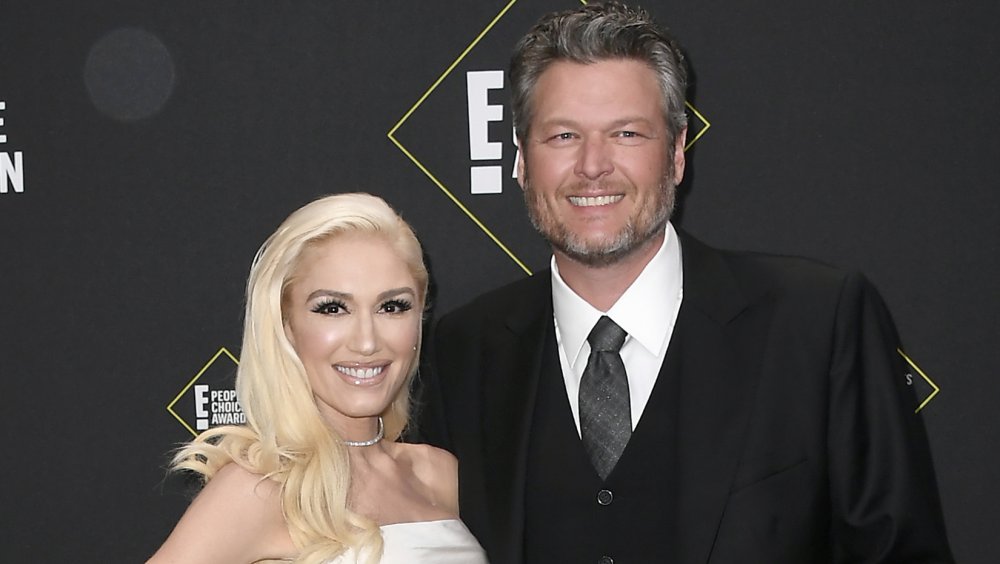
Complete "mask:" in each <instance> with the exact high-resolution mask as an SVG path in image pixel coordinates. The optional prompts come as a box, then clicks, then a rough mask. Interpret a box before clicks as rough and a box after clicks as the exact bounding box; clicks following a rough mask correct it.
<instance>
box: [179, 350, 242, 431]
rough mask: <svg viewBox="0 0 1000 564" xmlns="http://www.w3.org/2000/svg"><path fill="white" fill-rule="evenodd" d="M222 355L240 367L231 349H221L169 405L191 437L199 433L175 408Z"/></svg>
mask: <svg viewBox="0 0 1000 564" xmlns="http://www.w3.org/2000/svg"><path fill="white" fill-rule="evenodd" d="M222 355H226V356H228V357H229V360H231V361H233V364H235V365H236V366H239V365H240V361H239V360H237V359H236V357H235V356H233V353H231V352H229V349H227V348H226V347H219V351H218V352H216V353H215V355H213V356H212V358H211V359H210V360H209V361H208V362H206V363H205V366H202V367H201V370H199V371H198V373H197V374H195V375H194V378H191V381H189V382H188V383H187V385H186V386H184V388H183V389H182V390H181V391H180V393H179V394H177V397H175V398H174V399H173V401H171V402H170V403H168V404H167V411H169V412H170V415H173V416H174V419H176V420H178V421H180V423H181V425H184V428H185V429H187V430H188V432H189V433H191V435H192V436H194V437H197V436H198V431H195V430H194V429H192V428H191V426H190V425H188V422H187V421H185V420H184V419H183V418H182V417H181V416H180V415H178V413H177V412H176V411H174V406H175V405H177V402H178V401H180V399H181V397H183V396H184V394H186V393H187V391H188V390H189V389H191V386H193V385H194V383H195V382H197V381H198V379H199V378H201V375H202V374H204V373H205V371H207V370H208V369H209V368H210V367H211V366H212V365H213V364H215V361H216V360H218V359H219V357H220V356H222Z"/></svg>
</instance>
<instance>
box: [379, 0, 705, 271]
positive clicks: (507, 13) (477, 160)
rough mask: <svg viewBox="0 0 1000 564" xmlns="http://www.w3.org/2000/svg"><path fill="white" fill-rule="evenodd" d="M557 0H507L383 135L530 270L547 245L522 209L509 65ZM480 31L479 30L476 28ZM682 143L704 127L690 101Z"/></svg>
mask: <svg viewBox="0 0 1000 564" xmlns="http://www.w3.org/2000/svg"><path fill="white" fill-rule="evenodd" d="M566 7H567V2H565V0H563V1H555V0H534V1H530V2H529V1H527V0H522V1H520V2H519V1H518V0H510V2H508V3H507V4H506V5H505V6H504V7H503V9H501V11H500V13H499V14H497V15H496V16H495V17H494V18H493V20H492V21H490V22H489V23H488V24H487V25H486V27H485V28H484V29H483V30H481V31H479V30H470V33H469V35H470V36H474V39H473V40H472V43H470V44H469V45H468V46H467V47H466V48H465V49H464V50H463V51H462V52H461V53H460V54H459V55H458V58H456V59H455V61H454V62H452V63H451V65H450V66H448V67H447V68H446V69H445V70H444V72H443V73H442V74H441V75H440V77H438V78H437V80H435V81H434V83H433V84H431V86H430V87H429V88H428V89H427V91H426V92H424V93H423V95H422V96H420V97H419V99H417V101H416V102H415V103H414V104H413V105H412V106H411V107H410V109H409V110H408V111H407V112H406V113H405V114H404V115H403V117H402V118H401V119H400V120H399V121H398V122H397V123H396V124H395V125H394V126H393V128H392V129H391V130H390V131H389V133H388V136H389V139H390V140H391V141H392V142H393V143H395V145H396V146H397V147H398V148H399V149H400V150H401V151H402V152H403V154H405V155H406V156H407V157H408V158H409V159H410V160H411V161H413V163H414V164H415V165H417V168H419V169H420V170H421V171H422V172H423V173H424V174H426V175H427V177H428V178H430V180H431V182H433V183H434V185H435V186H437V188H438V189H439V190H440V191H441V192H442V193H444V195H445V197H447V198H448V199H449V200H450V201H451V202H452V204H453V205H454V207H452V206H451V205H449V206H447V207H448V208H449V209H452V210H454V211H455V212H458V213H462V214H464V215H465V216H466V217H467V218H468V219H470V220H472V221H473V222H474V223H475V224H476V225H477V226H478V227H479V228H480V229H481V230H482V231H483V233H484V234H485V236H486V237H488V238H489V239H490V240H491V241H492V242H493V243H494V244H495V245H496V246H497V247H498V248H499V249H500V250H501V251H502V252H503V253H505V254H506V255H507V256H509V257H510V259H511V260H513V261H514V262H515V263H516V264H517V265H518V266H519V267H520V268H521V269H523V270H524V271H525V272H527V273H529V274H530V273H531V270H532V267H534V268H537V267H539V266H543V265H546V264H548V258H549V254H550V250H549V248H548V246H547V245H546V244H545V243H544V242H543V241H542V240H541V238H539V237H538V236H537V235H536V234H535V231H534V229H533V228H532V227H531V224H530V223H529V221H528V218H527V214H526V213H525V211H524V204H523V199H522V195H521V189H520V187H519V186H518V184H517V181H516V164H515V163H516V162H517V158H518V147H517V141H516V138H515V136H514V132H513V123H512V119H511V115H510V107H509V106H510V104H509V98H510V96H509V90H508V89H509V85H508V84H507V72H506V70H505V69H506V68H507V62H508V59H509V57H510V53H511V50H512V49H513V46H514V44H515V43H516V42H517V40H518V39H519V38H520V37H521V35H522V34H524V32H525V31H527V30H528V29H529V28H530V27H531V26H532V25H534V23H535V22H536V21H537V20H538V18H539V17H541V15H542V14H544V13H546V12H550V11H555V10H562V9H565V8H566ZM477 32H478V33H477ZM687 108H688V122H689V125H688V130H689V133H688V138H689V142H688V148H690V147H691V145H692V144H694V143H695V142H696V141H697V140H698V139H699V138H701V137H702V136H703V135H704V134H705V132H706V131H707V130H708V128H709V127H710V124H709V122H708V120H707V119H705V117H704V116H703V115H702V114H701V113H700V112H698V110H696V109H695V108H694V106H692V105H690V104H688V106H687Z"/></svg>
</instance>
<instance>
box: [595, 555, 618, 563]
mask: <svg viewBox="0 0 1000 564" xmlns="http://www.w3.org/2000/svg"><path fill="white" fill-rule="evenodd" d="M597 564H615V559H614V558H611V557H610V556H602V557H600V558H598V559H597Z"/></svg>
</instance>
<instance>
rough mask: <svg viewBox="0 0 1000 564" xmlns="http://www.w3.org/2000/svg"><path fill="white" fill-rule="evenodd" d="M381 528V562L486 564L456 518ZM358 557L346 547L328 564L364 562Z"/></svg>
mask: <svg viewBox="0 0 1000 564" xmlns="http://www.w3.org/2000/svg"><path fill="white" fill-rule="evenodd" d="M381 530H382V542H383V550H382V560H380V561H379V562H381V564H487V560H486V553H485V552H483V548H482V547H481V546H479V542H478V541H476V537H474V536H472V533H470V532H469V529H468V528H466V526H465V523H462V522H461V521H459V520H458V519H443V520H440V521H418V522H415V523H396V524H393V525H383V526H382V527H381ZM363 555H364V553H362V555H361V556H363ZM361 556H359V555H358V554H357V553H356V552H355V551H354V550H348V551H347V552H345V553H344V554H341V555H340V556H338V557H337V558H334V559H333V560H331V561H330V562H329V563H328V564H355V562H364V559H363V558H362V557H361Z"/></svg>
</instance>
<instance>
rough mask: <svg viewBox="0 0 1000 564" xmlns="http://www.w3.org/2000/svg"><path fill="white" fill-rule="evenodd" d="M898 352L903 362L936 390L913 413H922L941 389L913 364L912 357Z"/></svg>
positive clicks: (900, 350) (901, 350) (899, 350)
mask: <svg viewBox="0 0 1000 564" xmlns="http://www.w3.org/2000/svg"><path fill="white" fill-rule="evenodd" d="M896 352H898V353H899V356H901V357H903V360H905V361H906V363H907V364H909V365H910V366H912V367H913V369H914V370H916V371H917V374H920V377H921V378H923V379H924V380H925V381H926V382H927V383H928V384H930V386H931V388H933V389H934V391H933V392H931V393H930V395H928V396H927V397H926V398H924V401H923V402H921V403H920V405H919V406H917V409H916V411H914V412H913V413H920V410H921V409H923V408H924V406H925V405H927V404H928V403H930V402H931V400H932V399H934V396H936V395H938V392H940V391H941V388H939V387H938V385H937V384H935V383H934V380H931V378H930V376H928V375H926V374H924V371H923V370H921V369H920V367H919V366H917V363H916V362H913V360H912V359H911V358H910V357H908V356H906V353H905V352H903V349H896Z"/></svg>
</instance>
